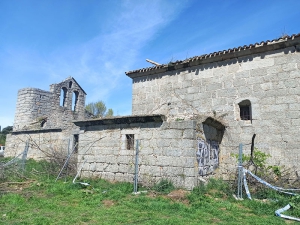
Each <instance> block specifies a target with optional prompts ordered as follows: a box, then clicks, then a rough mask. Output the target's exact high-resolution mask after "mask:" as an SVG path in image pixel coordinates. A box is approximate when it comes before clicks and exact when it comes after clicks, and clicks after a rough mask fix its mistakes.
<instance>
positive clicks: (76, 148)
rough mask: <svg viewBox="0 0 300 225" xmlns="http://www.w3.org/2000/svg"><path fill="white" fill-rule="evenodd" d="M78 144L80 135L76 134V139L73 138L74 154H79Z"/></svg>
mask: <svg viewBox="0 0 300 225" xmlns="http://www.w3.org/2000/svg"><path fill="white" fill-rule="evenodd" d="M78 144H79V135H78V134H74V138H73V148H74V153H77V152H78Z"/></svg>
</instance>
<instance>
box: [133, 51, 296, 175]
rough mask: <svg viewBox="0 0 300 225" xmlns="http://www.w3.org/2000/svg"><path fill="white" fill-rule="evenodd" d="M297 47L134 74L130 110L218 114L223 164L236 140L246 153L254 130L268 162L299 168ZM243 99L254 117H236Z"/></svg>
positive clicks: (175, 115)
mask: <svg viewBox="0 0 300 225" xmlns="http://www.w3.org/2000/svg"><path fill="white" fill-rule="evenodd" d="M271 47H272V46H271ZM298 50H299V46H298V48H296V47H288V48H284V49H279V50H276V51H267V52H262V53H259V54H249V55H248V56H243V57H236V58H233V59H228V60H224V61H217V62H212V63H204V64H203V65H197V66H192V63H191V64H190V65H191V67H187V68H181V69H175V70H174V69H173V70H170V71H166V72H163V73H159V72H155V71H154V72H152V74H151V71H150V72H148V73H149V75H144V74H142V73H141V74H140V75H132V77H133V100H132V101H133V106H132V111H133V114H136V115H140V114H151V113H160V114H165V115H166V116H167V117H168V120H176V119H183V120H186V119H189V118H192V117H194V116H195V115H206V116H212V117H215V118H219V119H221V120H222V121H224V123H225V124H226V125H227V127H226V130H225V133H224V138H223V141H222V144H221V156H220V157H221V158H223V162H224V164H223V167H224V168H228V167H232V168H233V169H234V166H235V164H233V162H235V161H234V160H233V158H232V157H231V153H238V145H239V143H244V144H245V146H244V150H245V151H246V153H249V152H250V143H251V138H252V135H253V134H254V133H255V134H257V135H256V139H255V145H256V147H257V148H258V149H260V150H261V151H264V152H266V153H268V154H270V155H271V160H270V163H272V164H278V165H289V166H291V167H292V166H295V167H297V169H298V170H299V160H300V154H299V146H300V139H299V130H300V119H299V115H300V53H299V51H298ZM254 51H255V50H254ZM209 60H210V59H208V61H209ZM210 61H213V60H210ZM158 70H159V69H158ZM150 74H151V75H150ZM243 100H250V102H251V110H252V120H241V118H240V108H239V105H238V104H239V103H240V102H242V101H243Z"/></svg>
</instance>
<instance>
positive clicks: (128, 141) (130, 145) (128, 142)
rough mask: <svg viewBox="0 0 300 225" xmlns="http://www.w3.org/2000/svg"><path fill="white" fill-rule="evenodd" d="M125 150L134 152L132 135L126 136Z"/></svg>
mask: <svg viewBox="0 0 300 225" xmlns="http://www.w3.org/2000/svg"><path fill="white" fill-rule="evenodd" d="M126 149H127V150H134V134H126Z"/></svg>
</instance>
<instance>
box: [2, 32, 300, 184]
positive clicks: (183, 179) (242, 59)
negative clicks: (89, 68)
mask: <svg viewBox="0 0 300 225" xmlns="http://www.w3.org/2000/svg"><path fill="white" fill-rule="evenodd" d="M126 75H127V76H128V77H130V78H131V79H132V90H133V93H132V115H131V116H121V117H112V118H98V119H93V118H92V115H89V114H88V113H86V112H85V110H84V104H85V95H86V93H85V92H84V90H83V89H82V88H81V87H80V86H79V84H78V83H77V82H76V80H75V79H74V78H68V79H67V80H65V81H63V82H62V83H59V84H54V85H51V86H50V91H49V92H48V91H43V90H39V89H33V88H26V89H21V90H20V91H19V94H18V101H17V110H16V116H15V124H14V130H13V132H12V134H11V135H10V136H8V140H7V154H8V155H10V156H12V155H16V154H17V153H19V152H21V151H22V150H23V149H22V145H23V143H24V140H27V139H28V138H29V137H30V138H29V140H30V141H31V142H35V144H37V143H40V144H39V147H38V148H34V146H33V147H32V149H29V152H28V154H29V156H31V157H34V158H42V157H43V154H41V149H43V151H42V152H46V151H47V149H49V148H51V149H56V148H57V149H58V148H59V147H60V148H61V147H63V149H67V148H68V146H71V148H72V146H73V147H74V146H76V153H75V154H76V156H77V159H78V167H79V168H81V172H82V173H81V176H82V177H99V178H105V179H108V180H116V181H129V182H132V180H133V177H134V173H135V166H134V165H135V162H136V159H138V170H137V172H138V177H139V182H140V183H142V184H149V185H151V184H154V183H155V182H157V181H158V180H160V179H169V180H172V181H173V183H174V184H175V185H176V186H177V187H184V188H187V189H191V188H193V187H194V186H195V185H197V184H198V181H199V179H200V180H201V179H206V178H207V177H209V176H218V177H223V178H226V177H228V176H229V175H230V174H232V173H233V171H235V169H236V164H237V162H236V159H235V158H234V157H232V154H237V153H238V146H239V144H240V143H242V144H244V150H245V153H246V154H248V153H250V144H251V138H252V136H253V135H254V134H256V139H255V147H256V148H258V149H259V150H260V151H263V152H265V153H267V154H270V156H271V157H270V160H269V163H271V164H277V165H280V166H283V165H284V166H288V167H293V168H294V169H295V170H296V171H299V172H300V168H299V160H300V149H299V145H300V135H299V132H300V34H295V35H291V36H284V37H281V38H278V39H274V40H272V41H269V40H268V41H263V42H260V43H255V44H250V45H245V46H240V47H236V48H233V49H228V50H223V51H219V52H214V53H210V54H205V55H201V56H195V57H192V58H189V59H186V60H182V61H176V62H170V63H168V64H163V65H160V64H156V65H155V66H153V67H149V68H143V69H138V70H134V71H129V72H126ZM20 140H23V141H20ZM41 140H42V141H41ZM70 143H71V144H70ZM58 146H59V147H58ZM68 149H69V148H68ZM136 150H138V158H137V157H136Z"/></svg>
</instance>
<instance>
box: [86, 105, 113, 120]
mask: <svg viewBox="0 0 300 225" xmlns="http://www.w3.org/2000/svg"><path fill="white" fill-rule="evenodd" d="M85 109H86V111H88V112H90V113H92V114H93V115H94V116H96V117H111V116H113V114H114V111H113V110H112V109H108V110H106V109H107V108H106V105H105V103H104V102H103V101H98V102H91V103H89V104H87V105H86V106H85Z"/></svg>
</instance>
